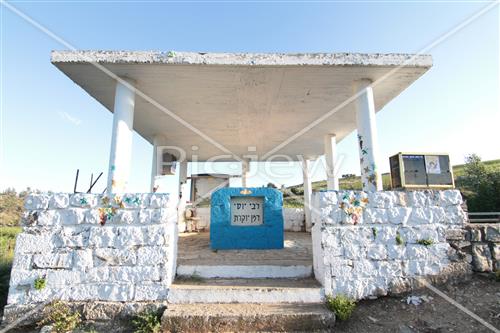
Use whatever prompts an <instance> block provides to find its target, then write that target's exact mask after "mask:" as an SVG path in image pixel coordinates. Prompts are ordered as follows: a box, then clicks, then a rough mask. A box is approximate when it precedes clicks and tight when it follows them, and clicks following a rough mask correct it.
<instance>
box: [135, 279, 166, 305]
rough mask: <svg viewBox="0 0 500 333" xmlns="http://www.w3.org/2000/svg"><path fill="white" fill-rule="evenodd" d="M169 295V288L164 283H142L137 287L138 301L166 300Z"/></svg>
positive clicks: (136, 298) (136, 295)
mask: <svg viewBox="0 0 500 333" xmlns="http://www.w3.org/2000/svg"><path fill="white" fill-rule="evenodd" d="M167 295H168V287H167V286H166V285H164V284H162V283H151V282H150V283H146V282H145V283H141V284H138V285H136V287H135V297H134V300H136V301H157V300H165V299H167Z"/></svg>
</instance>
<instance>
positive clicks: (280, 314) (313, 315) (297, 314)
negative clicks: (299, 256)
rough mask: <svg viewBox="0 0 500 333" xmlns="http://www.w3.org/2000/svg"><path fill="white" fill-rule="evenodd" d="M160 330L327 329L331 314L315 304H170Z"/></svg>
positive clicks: (333, 323) (258, 330) (333, 317)
mask: <svg viewBox="0 0 500 333" xmlns="http://www.w3.org/2000/svg"><path fill="white" fill-rule="evenodd" d="M161 325H162V326H161V327H162V332H263V331H265V332H312V331H327V332H331V331H332V330H333V326H334V325H335V315H334V314H333V313H332V312H331V311H329V310H328V309H327V308H326V307H325V306H324V304H323V303H315V304H205V305H202V306H200V305H196V304H171V305H169V307H168V308H167V310H165V312H164V313H163V316H162V319H161Z"/></svg>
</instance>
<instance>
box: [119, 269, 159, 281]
mask: <svg viewBox="0 0 500 333" xmlns="http://www.w3.org/2000/svg"><path fill="white" fill-rule="evenodd" d="M110 274H111V275H110V280H111V281H116V282H118V283H122V282H133V283H139V282H143V281H160V269H159V267H158V266H134V267H121V266H118V267H113V268H111V270H110Z"/></svg>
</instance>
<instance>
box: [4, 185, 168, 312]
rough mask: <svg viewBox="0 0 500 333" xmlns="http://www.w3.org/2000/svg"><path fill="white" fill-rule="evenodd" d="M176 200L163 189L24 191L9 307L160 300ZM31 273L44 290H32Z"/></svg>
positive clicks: (164, 290) (165, 287) (164, 286)
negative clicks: (57, 302)
mask: <svg viewBox="0 0 500 333" xmlns="http://www.w3.org/2000/svg"><path fill="white" fill-rule="evenodd" d="M115 199H116V200H115ZM176 204H177V202H176V201H174V200H172V199H171V198H170V197H169V195H168V194H124V195H122V196H121V197H116V198H106V197H105V196H101V195H94V194H61V193H59V194H36V195H31V196H28V197H27V199H26V201H25V209H26V212H25V213H24V217H23V231H22V233H21V234H19V236H18V238H17V241H16V248H15V258H14V263H13V268H12V274H11V280H10V289H9V297H8V304H9V305H8V306H9V307H15V306H18V305H23V304H32V303H38V302H44V301H50V300H55V299H60V300H68V301H88V300H100V301H151V300H159V299H166V296H167V293H168V289H169V285H170V284H171V282H172V279H173V278H174V275H175V267H176V262H175V261H176V257H177V253H176V252H177V229H176V228H177V225H176V222H177V210H176ZM111 207H115V209H112V208H111ZM103 214H109V217H108V219H107V221H106V222H105V224H104V225H101V222H102V216H103ZM37 278H39V279H44V280H45V281H46V287H45V288H43V289H41V290H36V289H35V287H34V282H35V280H36V279H37Z"/></svg>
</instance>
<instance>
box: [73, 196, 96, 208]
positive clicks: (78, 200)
mask: <svg viewBox="0 0 500 333" xmlns="http://www.w3.org/2000/svg"><path fill="white" fill-rule="evenodd" d="M100 198H101V196H100V195H98V194H91V193H74V194H71V195H70V198H69V203H70V205H71V206H73V207H82V208H89V207H90V208H92V207H96V206H97V204H98V203H99V201H100Z"/></svg>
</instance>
